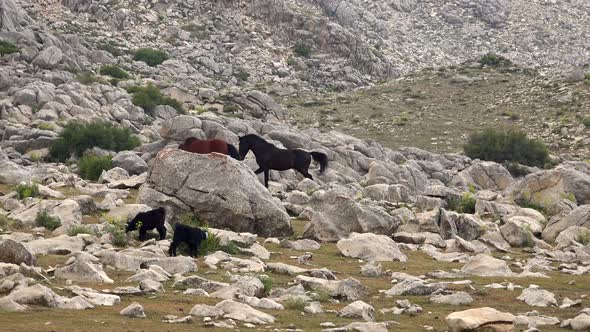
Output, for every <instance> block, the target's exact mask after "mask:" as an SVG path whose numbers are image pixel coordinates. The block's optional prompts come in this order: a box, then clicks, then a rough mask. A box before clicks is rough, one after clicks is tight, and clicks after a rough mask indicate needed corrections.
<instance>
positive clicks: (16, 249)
mask: <svg viewBox="0 0 590 332" xmlns="http://www.w3.org/2000/svg"><path fill="white" fill-rule="evenodd" d="M35 260H36V259H35V256H34V255H33V254H31V252H30V251H29V250H27V248H26V247H25V246H23V245H22V244H21V243H19V242H16V241H14V240H10V239H7V240H4V241H0V262H4V263H12V264H18V265H20V264H21V263H25V264H27V265H35Z"/></svg>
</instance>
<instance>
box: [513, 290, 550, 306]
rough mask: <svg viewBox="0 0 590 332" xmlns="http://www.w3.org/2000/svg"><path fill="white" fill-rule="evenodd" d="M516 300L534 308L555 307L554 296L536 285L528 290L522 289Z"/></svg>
mask: <svg viewBox="0 0 590 332" xmlns="http://www.w3.org/2000/svg"><path fill="white" fill-rule="evenodd" d="M517 299H519V300H521V301H523V302H525V303H526V304H528V305H532V306H535V307H547V306H550V305H552V306H557V300H556V299H555V294H553V293H551V292H549V291H546V290H544V289H541V288H540V287H539V286H537V285H530V286H529V288H526V289H524V290H523V291H522V294H520V296H519V297H517Z"/></svg>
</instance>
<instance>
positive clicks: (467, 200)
mask: <svg viewBox="0 0 590 332" xmlns="http://www.w3.org/2000/svg"><path fill="white" fill-rule="evenodd" d="M475 202H476V200H475V197H473V194H472V193H470V192H469V193H464V194H463V195H462V196H461V198H454V199H450V200H449V202H448V209H449V210H453V211H457V212H459V213H471V214H473V213H475Z"/></svg>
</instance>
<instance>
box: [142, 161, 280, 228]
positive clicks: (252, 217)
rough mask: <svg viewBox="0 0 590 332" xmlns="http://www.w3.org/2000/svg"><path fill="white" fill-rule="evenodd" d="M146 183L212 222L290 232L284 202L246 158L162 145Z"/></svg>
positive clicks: (217, 226)
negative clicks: (269, 188) (268, 188)
mask: <svg viewBox="0 0 590 332" xmlns="http://www.w3.org/2000/svg"><path fill="white" fill-rule="evenodd" d="M148 184H149V186H150V187H152V188H153V189H155V190H157V191H159V192H161V193H163V194H165V195H169V196H173V197H176V198H178V199H180V200H182V202H183V203H184V204H187V205H189V206H190V207H191V208H192V209H193V211H194V212H196V213H198V214H199V216H200V217H201V218H203V219H204V220H206V221H207V222H208V223H209V225H210V226H212V227H215V228H229V229H231V230H233V231H236V232H252V233H255V234H258V235H260V236H286V235H289V234H291V233H292V229H291V223H290V219H289V216H288V215H287V212H286V211H285V209H284V208H283V207H282V205H281V204H280V203H279V202H277V201H276V200H275V199H274V198H272V196H271V195H270V193H269V192H268V191H267V190H266V188H264V186H262V184H260V182H259V181H258V178H256V176H255V175H254V173H253V172H252V171H251V170H250V169H249V168H248V167H247V166H246V165H245V164H243V163H241V162H238V161H236V160H234V159H233V158H229V157H227V156H222V155H219V154H209V155H200V154H195V153H188V152H184V151H178V150H162V151H161V152H160V153H159V154H158V157H156V159H155V160H154V165H153V168H152V169H151V172H150V175H149V180H148ZM238 188H239V189H238ZM227 202H232V204H229V205H228V204H227Z"/></svg>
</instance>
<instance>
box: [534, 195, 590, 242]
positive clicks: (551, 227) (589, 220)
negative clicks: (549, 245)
mask: <svg viewBox="0 0 590 332" xmlns="http://www.w3.org/2000/svg"><path fill="white" fill-rule="evenodd" d="M571 226H580V227H586V228H590V204H586V205H582V206H580V207H578V208H576V209H575V210H573V211H572V212H571V213H569V214H568V215H566V216H565V217H561V218H555V219H552V220H551V221H550V222H549V224H548V225H547V226H546V227H545V229H543V235H542V236H543V240H545V241H549V242H553V241H554V240H555V239H556V238H557V236H558V235H559V234H560V233H561V232H562V231H564V230H566V229H567V228H569V227H571Z"/></svg>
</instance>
